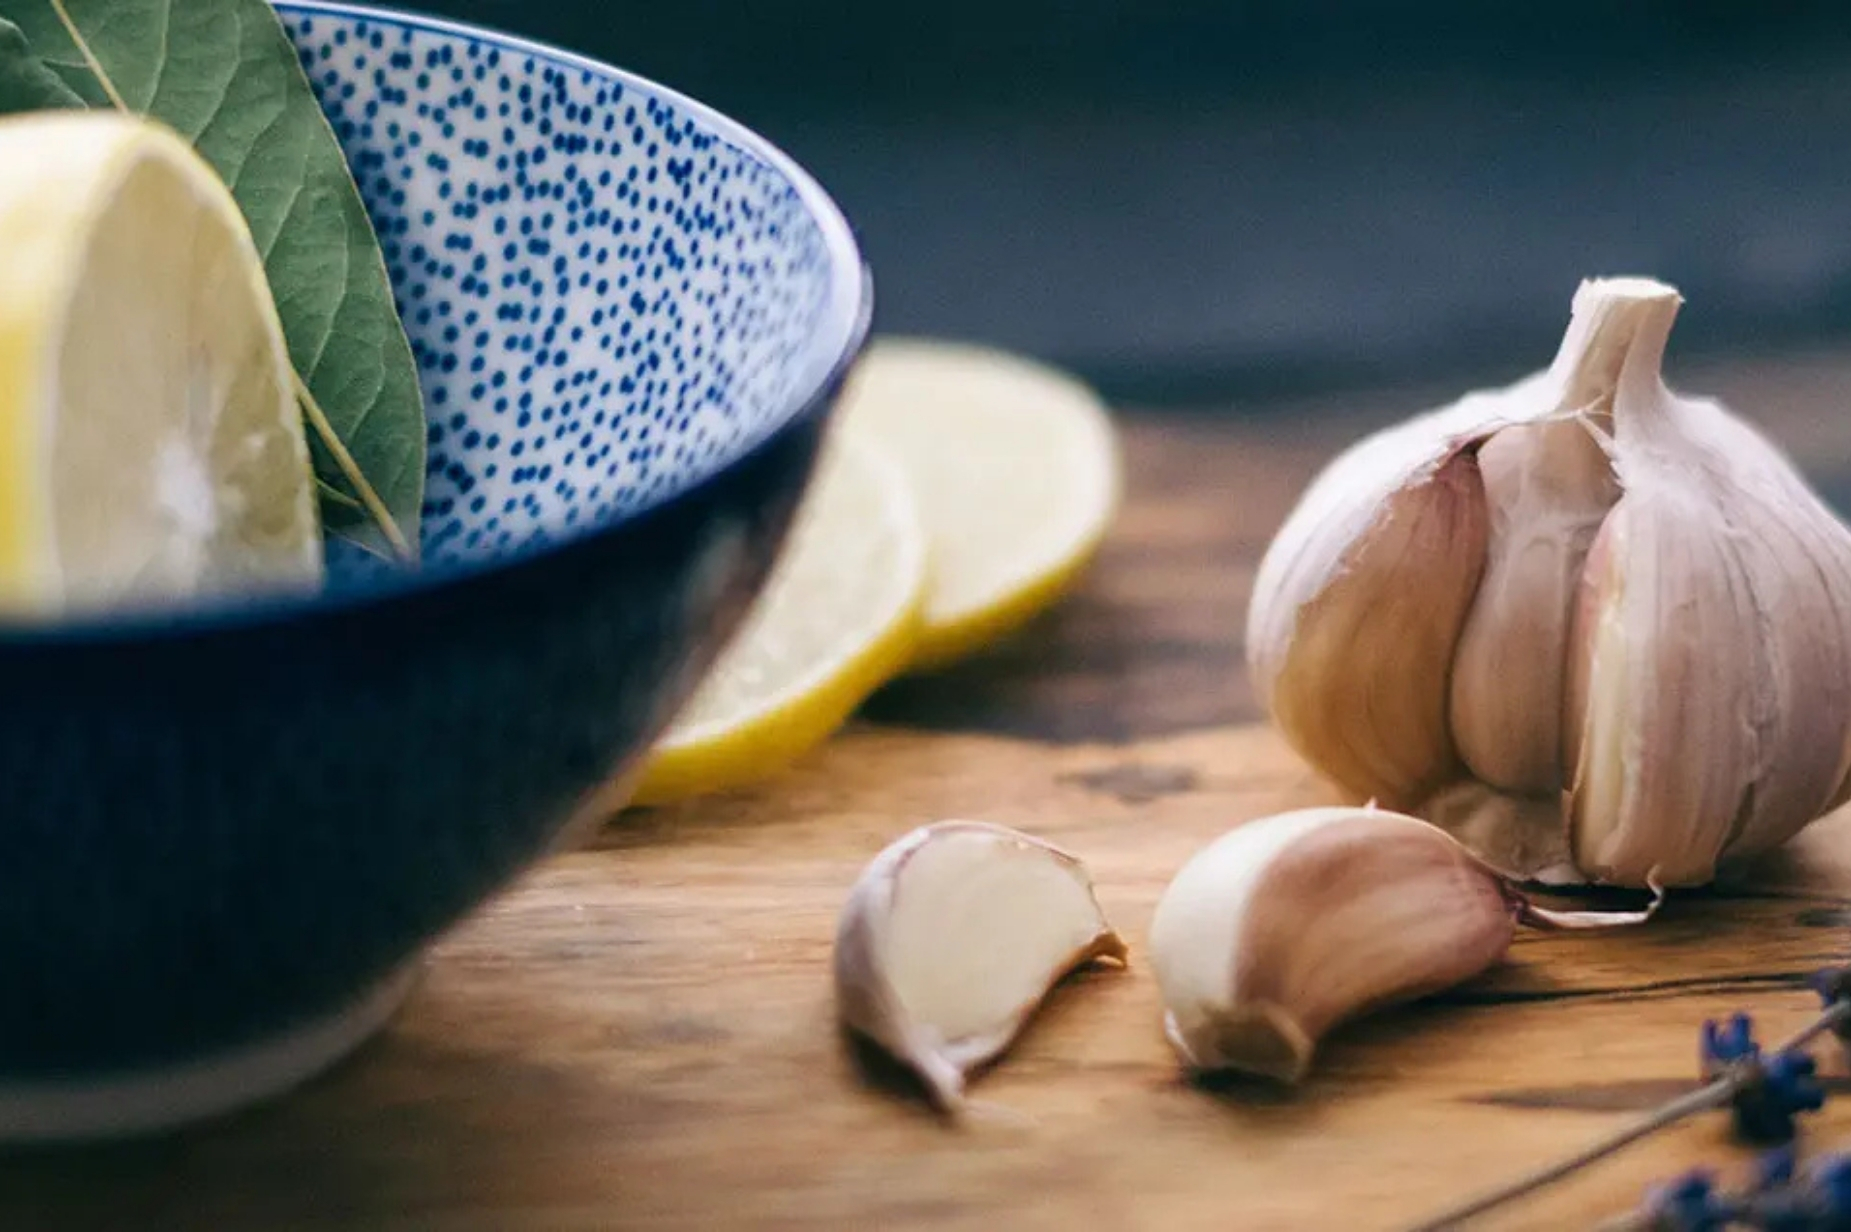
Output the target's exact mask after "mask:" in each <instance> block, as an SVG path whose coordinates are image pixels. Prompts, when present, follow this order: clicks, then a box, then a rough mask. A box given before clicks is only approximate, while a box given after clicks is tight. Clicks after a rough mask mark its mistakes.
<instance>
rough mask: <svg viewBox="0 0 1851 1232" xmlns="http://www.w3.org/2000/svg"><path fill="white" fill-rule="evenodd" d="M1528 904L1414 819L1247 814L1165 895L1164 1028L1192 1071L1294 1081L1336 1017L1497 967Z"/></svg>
mask: <svg viewBox="0 0 1851 1232" xmlns="http://www.w3.org/2000/svg"><path fill="white" fill-rule="evenodd" d="M1523 914H1524V902H1523V899H1522V897H1521V896H1520V895H1517V894H1516V893H1515V891H1514V890H1512V889H1511V887H1510V885H1509V883H1508V882H1507V881H1506V880H1505V879H1504V878H1502V877H1500V876H1499V875H1498V874H1496V873H1495V872H1493V871H1492V870H1491V869H1489V868H1487V867H1486V866H1485V865H1484V864H1482V863H1481V862H1479V861H1478V860H1477V859H1476V858H1474V857H1473V856H1472V855H1471V854H1470V853H1469V852H1468V851H1466V849H1465V848H1464V847H1462V846H1461V845H1460V844H1459V843H1457V842H1456V841H1454V840H1453V839H1452V838H1450V837H1448V836H1447V835H1446V834H1445V833H1443V832H1442V831H1440V830H1438V829H1436V828H1435V827H1433V826H1431V825H1428V824H1427V823H1426V822H1423V821H1419V820H1417V819H1415V818H1413V817H1408V816H1403V815H1401V814H1397V813H1392V812H1387V811H1384V810H1380V809H1369V808H1315V809H1304V810H1299V811H1296V812H1290V813H1281V814H1278V815H1276V816H1272V817H1267V818H1263V819H1261V820H1258V821H1253V822H1249V823H1247V824H1246V825H1243V826H1240V827H1238V828H1237V829H1235V830H1232V831H1230V832H1229V833H1227V834H1225V835H1223V836H1222V837H1221V838H1219V839H1217V840H1215V841H1214V842H1212V843H1210V844H1209V845H1208V846H1207V847H1205V848H1203V849H1202V850H1201V851H1200V852H1198V853H1197V854H1196V855H1195V856H1194V857H1193V858H1191V859H1190V860H1189V862H1188V863H1187V864H1185V865H1184V866H1183V868H1182V869H1181V871H1179V872H1178V873H1177V874H1176V877H1175V879H1174V880H1172V881H1171V883H1170V886H1169V888H1168V889H1167V890H1166V891H1165V892H1164V895H1163V898H1162V900H1161V901H1160V902H1159V903H1158V906H1157V912H1156V915H1155V917H1154V918H1153V920H1152V923H1151V931H1150V962H1151V968H1152V970H1153V971H1154V972H1155V974H1156V977H1157V983H1158V986H1159V988H1160V989H1161V990H1162V994H1163V1002H1164V1007H1165V1032H1166V1034H1167V1035H1168V1036H1169V1039H1170V1041H1171V1044H1172V1045H1173V1046H1174V1048H1175V1049H1176V1051H1177V1053H1178V1055H1179V1056H1180V1057H1181V1058H1182V1059H1183V1061H1184V1062H1185V1063H1186V1064H1187V1065H1189V1066H1191V1067H1193V1068H1196V1069H1200V1070H1230V1069H1231V1070H1240V1071H1245V1072H1249V1073H1255V1074H1260V1075H1264V1076H1267V1077H1270V1078H1274V1079H1277V1080H1279V1081H1282V1082H1287V1083H1295V1082H1298V1081H1300V1080H1301V1079H1302V1078H1303V1077H1304V1075H1305V1073H1306V1071H1307V1070H1308V1069H1309V1067H1310V1065H1311V1061H1312V1057H1313V1054H1314V1051H1315V1049H1316V1047H1317V1044H1318V1041H1319V1040H1320V1039H1321V1038H1322V1037H1323V1036H1324V1035H1325V1034H1326V1033H1327V1032H1329V1031H1330V1030H1331V1029H1332V1028H1333V1027H1335V1026H1336V1025H1337V1024H1338V1023H1340V1022H1343V1021H1345V1020H1347V1019H1349V1018H1352V1017H1354V1016H1356V1015H1358V1014H1361V1013H1363V1012H1365V1011H1367V1010H1369V1009H1372V1008H1375V1007H1379V1006H1382V1005H1386V1004H1390V1003H1393V1002H1398V1001H1404V1000H1408V999H1412V998H1416V997H1420V996H1424V995H1427V994H1430V993H1433V992H1437V991H1439V990H1441V989H1444V988H1448V987H1451V986H1452V985H1454V984H1457V983H1459V982H1461V981H1462V980H1465V979H1468V978H1470V977H1471V976H1473V975H1476V974H1478V973H1479V972H1481V971H1483V970H1485V969H1486V968H1488V967H1490V966H1492V965H1493V964H1495V963H1496V962H1498V961H1499V960H1500V959H1501V958H1502V957H1503V956H1504V954H1505V952H1506V950H1507V949H1508V948H1509V946H1510V943H1511V940H1512V938H1513V936H1514V935H1515V931H1516V925H1517V921H1518V919H1519V918H1520V916H1522V915H1523Z"/></svg>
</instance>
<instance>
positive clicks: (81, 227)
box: [0, 111, 322, 619]
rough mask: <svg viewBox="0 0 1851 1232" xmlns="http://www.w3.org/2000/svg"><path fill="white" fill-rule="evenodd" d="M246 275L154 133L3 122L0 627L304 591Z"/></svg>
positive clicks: (276, 353)
mask: <svg viewBox="0 0 1851 1232" xmlns="http://www.w3.org/2000/svg"><path fill="white" fill-rule="evenodd" d="M291 390H292V385H291V376H290V368H289V361H288V354H287V351H286V350H285V347H284V342H283V333H282V327H281V325H280V324H279V323H278V320H277V315H276V309H275V304H274V302H273V301H272V299H271V294H270V290H269V285H268V283H267V282H266V280H265V277H264V272H263V265H262V262H261V260H260V258H259V256H258V253H257V250H256V248H255V246H254V244H253V243H252V240H251V236H250V232H249V230H248V229H247V228H246V225H245V222H244V218H243V215H242V214H241V213H240V212H239V210H238V207H237V204H236V202H234V201H233V200H232V197H231V194H230V192H229V191H228V190H227V189H226V188H225V186H224V184H223V182H222V181H221V180H220V179H219V178H218V176H217V175H216V173H215V172H214V171H213V170H212V168H211V167H210V166H209V165H208V164H207V163H206V162H205V161H204V160H202V159H201V158H200V157H199V155H198V154H197V153H196V152H195V151H194V150H193V148H192V147H191V146H190V145H188V144H187V143H186V142H185V141H184V140H182V139H181V138H180V137H179V136H178V135H176V134H174V133H173V132H171V131H170V130H168V129H167V128H165V127H163V126H161V125H159V124H157V123H155V122H152V121H148V120H144V119H139V118H135V117H127V116H122V115H118V114H116V113H112V112H100V111H99V112H75V111H73V112H47V113H35V114H31V115H26V116H21V117H17V118H11V119H6V120H0V616H3V617H5V618H9V619H17V618H27V619H43V618H52V617H57V616H60V615H64V614H66V613H83V612H95V611H99V610H104V609H114V608H121V607H158V606H167V605H173V604H178V603H186V602H194V601H198V600H200V599H202V598H210V597H218V596H228V595H233V594H245V593H251V592H275V591H277V590H282V589H290V590H294V589H310V588H314V587H316V586H317V585H319V583H320V581H321V578H322V549H321V532H320V526H319V521H318V517H317V510H316V504H315V490H314V478H313V471H312V470H311V468H310V462H309V456H308V449H307V445H306V442H305V439H304V436H303V428H302V419H301V415H300V413H299V412H298V410H297V407H296V403H295V398H294V396H293V394H292V392H291Z"/></svg>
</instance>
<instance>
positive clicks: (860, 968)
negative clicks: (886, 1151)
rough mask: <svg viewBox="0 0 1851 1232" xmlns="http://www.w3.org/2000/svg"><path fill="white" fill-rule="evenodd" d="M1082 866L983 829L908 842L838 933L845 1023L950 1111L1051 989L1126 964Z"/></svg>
mask: <svg viewBox="0 0 1851 1232" xmlns="http://www.w3.org/2000/svg"><path fill="white" fill-rule="evenodd" d="M1125 955H1126V949H1125V943H1124V941H1123V940H1122V939H1120V937H1119V935H1118V934H1117V933H1115V932H1114V931H1112V928H1111V926H1110V925H1109V924H1108V923H1107V922H1106V919H1105V915H1104V913H1103V912H1102V911H1101V910H1100V907H1099V903H1098V900H1097V899H1096V898H1095V897H1094V896H1093V889H1092V880H1091V878H1090V877H1089V876H1088V875H1087V872H1086V869H1085V867H1084V866H1083V865H1082V864H1081V863H1080V861H1079V860H1078V859H1076V858H1075V857H1073V856H1072V855H1069V854H1068V853H1067V852H1065V851H1062V850H1061V849H1060V848H1058V847H1055V846H1052V845H1050V844H1048V843H1045V842H1043V841H1041V840H1040V839H1037V838H1033V837H1031V836H1029V835H1027V834H1023V833H1022V832H1020V831H1018V830H1012V829H1010V828H1008V827H1006V826H999V825H993V824H991V823H988V822H981V821H942V822H937V823H934V824H932V825H928V826H922V827H920V828H919V829H916V830H914V831H912V832H911V833H909V834H907V835H905V836H903V837H902V838H900V839H899V840H897V841H895V842H894V843H893V844H891V845H890V846H888V847H887V848H886V849H885V850H883V851H882V852H881V853H880V854H879V855H877V856H876V857H875V858H874V859H873V860H872V861H871V862H870V863H869V864H868V866H867V868H866V869H864V870H863V871H862V874H861V876H860V877H859V878H858V879H857V881H856V883H855V886H854V889H853V890H852V891H851V892H850V895H849V898H848V902H847V904H846V905H845V906H844V907H843V909H842V915H841V919H840V921H839V923H838V927H837V931H836V944H835V984H836V1002H837V1009H838V1012H839V1013H840V1016H841V1018H842V1021H843V1023H844V1024H845V1025H846V1026H848V1027H849V1028H850V1029H851V1030H853V1031H855V1032H857V1033H859V1034H861V1035H863V1036H865V1037H866V1038H868V1039H869V1040H871V1041H873V1042H874V1043H876V1044H878V1045H879V1046H880V1047H881V1048H883V1049H884V1050H886V1051H887V1052H888V1053H889V1054H890V1055H892V1056H893V1057H894V1058H895V1059H896V1060H898V1061H900V1062H901V1063H903V1064H904V1065H906V1066H907V1067H908V1068H910V1069H912V1070H913V1071H914V1072H915V1073H916V1074H918V1076H919V1077H920V1079H921V1080H922V1081H923V1082H924V1083H925V1086H926V1088H927V1090H928V1092H929V1093H930V1094H931V1096H932V1098H933V1100H934V1101H935V1102H936V1103H937V1104H939V1105H940V1106H941V1107H943V1108H945V1109H946V1110H948V1111H956V1110H958V1109H960V1108H961V1107H962V1106H963V1104H964V1085H965V1078H966V1076H967V1075H968V1074H969V1073H970V1072H971V1071H972V1070H973V1069H975V1068H976V1067H978V1066H980V1065H982V1064H984V1063H985V1062H987V1061H989V1060H991V1059H993V1058H994V1057H996V1056H998V1055H999V1054H1000V1053H1002V1052H1003V1051H1004V1050H1005V1049H1006V1048H1007V1047H1008V1046H1009V1044H1010V1043H1011V1042H1012V1041H1013V1040H1014V1039H1015V1037H1016V1035H1017V1034H1018V1033H1019V1032H1020V1031H1021V1029H1022V1027H1023V1026H1024V1025H1026V1024H1027V1022H1028V1020H1029V1018H1030V1017H1031V1016H1032V1015H1033V1014H1034V1012H1035V1010H1036V1008H1037V1007H1038V1006H1039V1005H1040V1004H1041V1001H1042V999H1043V998H1044V997H1045V996H1046V995H1047V993H1048V991H1049V990H1050V989H1051V988H1052V987H1053V986H1054V985H1055V984H1056V983H1057V982H1058V981H1059V980H1060V979H1061V977H1063V976H1064V975H1066V974H1067V973H1068V972H1070V971H1072V970H1073V969H1075V968H1076V967H1079V966H1082V965H1084V964H1086V963H1088V962H1091V961H1093V960H1095V959H1101V958H1104V959H1111V960H1114V961H1117V962H1119V963H1123V962H1124V960H1125Z"/></svg>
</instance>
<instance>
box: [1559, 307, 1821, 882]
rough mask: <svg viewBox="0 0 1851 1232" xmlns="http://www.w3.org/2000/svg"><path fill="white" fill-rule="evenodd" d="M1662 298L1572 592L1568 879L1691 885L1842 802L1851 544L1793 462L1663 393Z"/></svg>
mask: <svg viewBox="0 0 1851 1232" xmlns="http://www.w3.org/2000/svg"><path fill="white" fill-rule="evenodd" d="M1679 302H1680V301H1679V299H1678V296H1677V294H1676V292H1675V291H1672V290H1671V289H1670V288H1668V287H1667V288H1663V295H1662V298H1661V301H1660V303H1659V305H1658V307H1657V310H1656V312H1655V314H1654V316H1653V318H1652V320H1651V322H1650V329H1649V330H1642V332H1641V334H1640V337H1639V340H1638V343H1637V345H1636V346H1635V347H1634V349H1633V352H1632V353H1631V354H1630V355H1629V356H1628V357H1627V361H1626V366H1625V369H1624V370H1623V372H1622V374H1621V380H1620V386H1619V391H1618V394H1617V395H1616V397H1615V400H1614V428H1615V456H1616V459H1617V463H1618V467H1619V477H1620V482H1621V485H1622V487H1623V488H1624V490H1625V493H1626V495H1625V497H1624V498H1623V499H1622V500H1621V502H1620V503H1619V504H1618V505H1617V506H1616V507H1615V508H1614V510H1613V512H1612V513H1610V514H1609V515H1608V518H1607V521H1606V523H1605V524H1604V525H1603V527H1602V529H1601V532H1600V539H1599V541H1598V543H1597V544H1596V546H1595V548H1594V550H1593V551H1592V552H1591V553H1590V556H1589V559H1588V562H1587V566H1586V573H1585V577H1584V582H1583V595H1582V601H1581V603H1580V605H1579V612H1580V616H1579V619H1578V621H1577V625H1576V629H1575V633H1574V638H1575V642H1576V645H1575V663H1574V667H1573V671H1572V673H1571V682H1572V683H1571V688H1570V705H1569V708H1568V711H1567V713H1566V715H1565V727H1566V731H1567V742H1568V743H1569V744H1570V745H1571V747H1572V748H1573V765H1572V771H1573V774H1572V779H1571V795H1570V811H1571V818H1572V831H1571V840H1572V846H1573V851H1574V856H1575V861H1576V863H1577V864H1578V865H1579V866H1580V867H1582V868H1583V869H1584V870H1586V871H1587V872H1588V873H1590V874H1591V875H1593V876H1595V877H1598V878H1599V879H1601V880H1604V881H1608V882H1612V883H1616V884H1622V885H1639V884H1647V883H1649V884H1657V885H1665V886H1675V885H1698V884H1702V883H1704V882H1707V881H1709V880H1711V878H1712V877H1713V876H1714V874H1715V870H1716V865H1717V862H1718V861H1719V860H1722V859H1725V858H1739V857H1742V856H1746V855H1751V854H1754V853H1756V852H1759V851H1765V850H1767V849H1769V848H1771V847H1773V846H1776V845H1778V844H1779V843H1782V842H1784V841H1786V840H1787V839H1788V838H1790V837H1792V835H1794V834H1796V833H1798V831H1799V830H1800V829H1802V828H1803V827H1804V826H1805V825H1806V824H1807V823H1808V822H1810V821H1812V820H1813V819H1815V818H1816V817H1818V816H1819V815H1820V814H1822V813H1823V812H1824V811H1825V810H1826V809H1827V808H1828V807H1829V806H1830V805H1831V804H1832V803H1833V802H1834V801H1835V800H1837V799H1839V798H1840V797H1841V794H1842V790H1843V786H1844V783H1845V779H1846V773H1847V769H1848V768H1851V760H1848V758H1847V732H1848V730H1851V710H1848V708H1851V532H1847V530H1846V529H1845V527H1844V526H1843V525H1842V524H1841V523H1840V522H1839V521H1838V520H1837V518H1835V517H1834V516H1833V515H1832V513H1831V512H1830V510H1828V509H1827V508H1826V507H1825V505H1824V504H1823V503H1822V502H1820V501H1819V499H1818V498H1817V497H1816V496H1815V495H1813V493H1812V492H1811V490H1810V489H1808V488H1807V486H1806V484H1805V483H1804V481H1803V480H1802V479H1801V478H1800V477H1799V475H1798V473H1797V472H1796V471H1795V470H1794V468H1793V466H1792V465H1791V463H1790V462H1788V460H1787V459H1786V458H1785V457H1784V456H1783V455H1782V454H1781V453H1780V452H1779V450H1777V449H1776V448H1775V447H1774V446H1773V445H1772V444H1771V443H1770V442H1768V441H1767V440H1766V439H1765V438H1764V437H1762V436H1761V435H1760V434H1759V433H1758V432H1756V431H1755V430H1754V429H1753V428H1751V427H1750V426H1749V425H1748V424H1746V423H1744V422H1743V421H1741V420H1740V419H1737V418H1735V417H1734V416H1733V415H1731V414H1729V413H1728V412H1727V411H1726V410H1724V409H1723V408H1722V407H1720V406H1719V405H1717V404H1715V403H1713V402H1709V401H1704V400H1700V399H1693V398H1683V397H1679V396H1677V395H1675V394H1673V393H1672V392H1671V391H1670V390H1669V389H1667V388H1666V387H1665V385H1664V383H1663V381H1662V380H1661V378H1660V371H1661V365H1662V359H1663V352H1664V346H1665V340H1666V338H1667V336H1668V335H1669V333H1670V329H1671V324H1672V321H1673V319H1674V318H1675V316H1676V314H1677V308H1678V304H1679Z"/></svg>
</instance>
